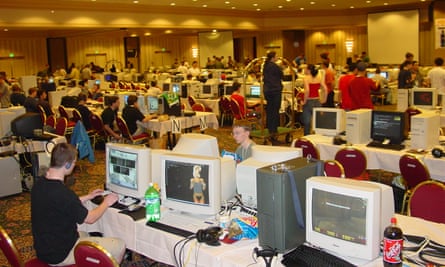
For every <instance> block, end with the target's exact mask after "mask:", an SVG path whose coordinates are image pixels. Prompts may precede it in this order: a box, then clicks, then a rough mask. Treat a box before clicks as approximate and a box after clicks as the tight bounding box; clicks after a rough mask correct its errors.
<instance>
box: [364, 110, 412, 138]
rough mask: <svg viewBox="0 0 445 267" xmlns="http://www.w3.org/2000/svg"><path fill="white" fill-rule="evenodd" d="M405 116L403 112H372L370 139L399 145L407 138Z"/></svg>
mask: <svg viewBox="0 0 445 267" xmlns="http://www.w3.org/2000/svg"><path fill="white" fill-rule="evenodd" d="M406 126H407V125H406V114H405V113H404V112H395V111H382V110H373V111H372V118H371V138H372V140H374V141H378V142H383V141H389V143H391V144H401V143H402V142H403V140H405V138H406V136H407V129H406Z"/></svg>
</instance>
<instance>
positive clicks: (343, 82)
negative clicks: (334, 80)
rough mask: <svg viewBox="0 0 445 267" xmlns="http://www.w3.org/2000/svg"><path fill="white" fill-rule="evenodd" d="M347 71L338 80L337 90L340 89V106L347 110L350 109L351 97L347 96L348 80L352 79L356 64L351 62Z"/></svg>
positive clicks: (355, 72) (355, 71)
mask: <svg viewBox="0 0 445 267" xmlns="http://www.w3.org/2000/svg"><path fill="white" fill-rule="evenodd" d="M348 68H349V69H348V70H349V71H348V73H347V74H346V75H343V76H341V77H340V79H339V80H338V90H340V101H341V108H342V109H344V110H346V111H348V110H351V97H350V96H349V89H348V88H349V82H350V81H351V80H352V79H354V77H355V75H356V74H357V64H355V63H351V64H349V66H348Z"/></svg>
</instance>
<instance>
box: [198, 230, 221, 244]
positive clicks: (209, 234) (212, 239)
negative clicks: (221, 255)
mask: <svg viewBox="0 0 445 267" xmlns="http://www.w3.org/2000/svg"><path fill="white" fill-rule="evenodd" d="M221 234H222V228H221V227H219V226H212V227H209V228H206V229H200V230H198V232H196V239H197V240H198V242H200V243H206V244H207V245H210V246H219V245H220V243H219V236H220V235H221Z"/></svg>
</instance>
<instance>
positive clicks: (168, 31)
mask: <svg viewBox="0 0 445 267" xmlns="http://www.w3.org/2000/svg"><path fill="white" fill-rule="evenodd" d="M172 32H173V31H172V30H165V31H164V33H166V34H170V33H172Z"/></svg>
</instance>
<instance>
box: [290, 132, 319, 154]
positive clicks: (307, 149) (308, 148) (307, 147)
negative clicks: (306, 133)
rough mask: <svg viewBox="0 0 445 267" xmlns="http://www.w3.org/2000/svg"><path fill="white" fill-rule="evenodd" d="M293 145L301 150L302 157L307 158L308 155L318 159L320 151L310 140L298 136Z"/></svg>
mask: <svg viewBox="0 0 445 267" xmlns="http://www.w3.org/2000/svg"><path fill="white" fill-rule="evenodd" d="M294 146H295V147H299V148H301V149H302V150H303V157H305V158H307V156H308V155H310V157H311V158H313V159H320V152H319V151H318V149H317V147H316V146H315V144H314V143H313V142H312V141H311V140H309V139H307V138H304V137H300V138H298V139H297V140H296V141H295V144H294Z"/></svg>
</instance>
